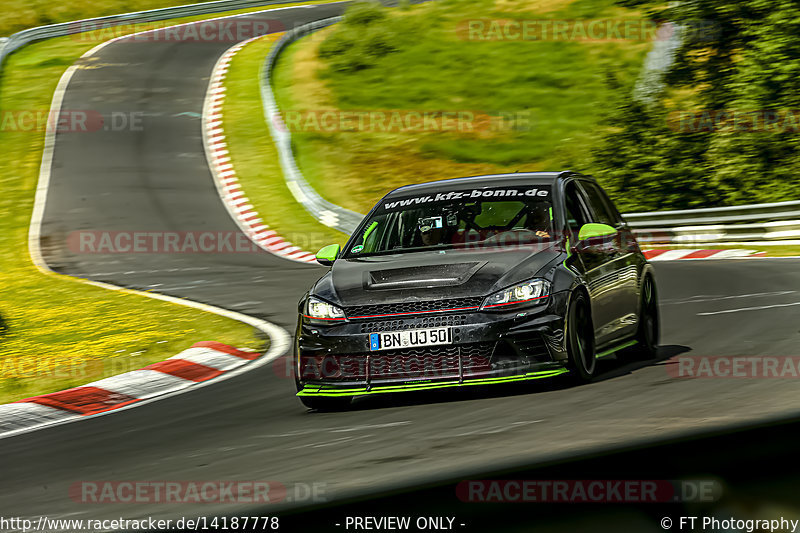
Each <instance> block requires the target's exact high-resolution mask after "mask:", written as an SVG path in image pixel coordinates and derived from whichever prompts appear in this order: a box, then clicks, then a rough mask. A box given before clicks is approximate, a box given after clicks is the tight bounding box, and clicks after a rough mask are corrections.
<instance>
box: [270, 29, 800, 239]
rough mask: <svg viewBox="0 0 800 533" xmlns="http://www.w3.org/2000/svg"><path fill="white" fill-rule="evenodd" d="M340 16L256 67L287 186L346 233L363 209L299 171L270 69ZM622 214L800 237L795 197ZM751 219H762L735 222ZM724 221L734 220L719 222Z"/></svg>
mask: <svg viewBox="0 0 800 533" xmlns="http://www.w3.org/2000/svg"><path fill="white" fill-rule="evenodd" d="M340 20H341V17H332V18H329V19H324V20H320V21H316V22H312V23H310V24H305V25H303V26H299V27H297V28H295V29H294V30H293V31H290V32H287V33H286V34H285V35H284V36H283V37H282V38H281V39H280V40H279V41H278V42H277V43H276V44H275V46H273V48H272V50H271V51H270V53H269V55H268V56H267V59H266V60H265V61H264V65H263V67H262V71H261V98H262V104H263V107H264V119H265V120H266V122H267V124H268V125H269V130H270V133H271V134H272V138H273V140H274V141H275V145H276V146H277V148H278V153H279V159H280V164H281V168H282V170H283V173H284V178H285V180H286V185H287V186H288V187H289V190H290V191H292V194H293V195H294V197H295V199H296V200H297V201H298V202H299V203H300V204H301V205H303V207H304V208H305V209H306V210H307V211H308V212H309V213H311V215H312V216H314V218H316V219H317V220H319V221H320V222H322V223H323V224H325V225H326V226H330V227H333V228H336V229H338V230H339V231H341V232H343V233H346V234H351V233H352V232H353V231H354V230H355V228H356V226H357V225H358V224H359V222H360V221H361V219H362V218H363V216H364V215H362V214H360V213H356V212H354V211H350V210H349V209H345V208H343V207H341V206H338V205H335V204H332V203H331V202H329V201H327V200H325V199H324V198H322V197H321V196H320V195H319V193H317V192H316V191H315V190H314V188H313V187H311V185H310V184H309V183H308V182H307V181H306V179H305V178H304V177H303V174H302V172H301V171H300V169H299V168H298V166H297V162H296V161H295V158H294V153H293V152H292V137H291V133H290V132H289V131H288V128H287V127H286V125H285V124H284V122H283V119H282V118H281V114H280V109H279V108H278V105H277V103H276V102H275V96H274V93H273V91H272V86H271V75H272V71H273V70H274V68H275V64H276V62H277V59H278V56H280V54H281V53H282V52H283V50H284V49H285V48H286V47H287V46H288V45H289V44H291V43H293V42H294V41H296V40H297V39H299V38H301V37H303V36H305V35H308V34H310V33H312V32H314V31H317V30H320V29H322V28H325V27H327V26H330V25H331V24H334V23H336V22H339V21H340ZM623 216H624V217H625V220H626V221H627V222H628V225H629V226H630V227H631V228H632V229H633V231H634V233H635V234H636V235H637V238H638V239H639V240H640V241H641V242H642V243H643V244H658V243H664V244H692V243H697V242H704V243H724V242H728V241H732V240H735V241H770V240H783V239H798V238H800V201H792V202H777V203H770V204H756V205H743V206H737V207H714V208H707V209H686V210H679V211H655V212H648V213H626V214H624V215H623ZM787 219H793V220H787ZM755 221H760V222H762V223H758V224H735V223H737V222H739V223H742V222H755ZM775 221H783V222H775ZM729 222H730V223H734V224H729V225H725V224H724V223H729ZM709 223H711V224H709ZM721 223H722V224H721Z"/></svg>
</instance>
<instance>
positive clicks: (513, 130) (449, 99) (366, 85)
mask: <svg viewBox="0 0 800 533" xmlns="http://www.w3.org/2000/svg"><path fill="white" fill-rule="evenodd" d="M370 17H373V18H372V20H373V22H370V23H365V22H364V21H363V19H364V17H363V16H362V17H361V20H355V18H356V17H352V18H351V22H350V23H349V24H348V23H343V24H341V25H337V26H334V27H332V28H330V29H328V30H326V31H325V32H323V33H320V34H315V35H312V36H311V37H307V38H305V39H302V40H300V41H298V42H297V43H294V44H293V45H292V46H291V47H289V49H288V50H287V53H286V54H284V55H283V57H282V58H281V60H280V61H279V63H278V65H277V71H276V75H275V86H276V98H277V100H278V104H279V106H280V108H281V109H282V110H283V111H284V113H295V114H298V115H300V116H303V117H307V116H309V115H313V114H314V113H317V112H324V111H327V110H335V111H343V112H362V111H363V112H371V111H386V110H400V111H402V112H414V111H418V112H435V111H456V112H461V111H463V112H471V113H474V116H475V117H483V118H485V117H486V116H488V117H495V118H497V117H503V116H505V117H520V118H519V119H514V120H513V121H506V122H502V121H500V122H497V121H494V122H492V121H490V122H489V126H488V127H484V126H485V122H481V121H480V120H476V121H474V122H471V124H472V125H473V128H472V129H467V130H464V131H454V130H446V129H445V128H441V129H438V130H437V129H436V128H429V129H426V128H422V129H421V130H414V131H402V128H395V129H392V128H391V127H388V128H382V127H381V126H380V125H379V124H378V125H376V124H371V126H372V129H370V126H367V127H361V126H359V127H355V128H349V129H347V128H345V129H340V130H335V131H326V130H325V128H322V127H320V128H316V127H315V125H314V124H310V125H308V124H307V123H306V122H305V121H302V122H301V123H300V124H299V125H298V127H297V129H295V132H294V133H293V142H294V146H295V149H296V156H297V160H298V164H299V165H300V168H301V170H302V171H303V172H304V174H305V176H306V178H307V179H308V180H309V182H311V183H312V185H314V186H315V187H316V188H317V189H318V191H319V192H320V194H321V195H322V196H323V197H325V198H327V199H329V200H331V201H332V202H334V203H337V204H339V205H343V206H345V207H348V208H351V209H353V210H355V211H360V212H366V210H367V209H369V208H370V207H371V206H372V205H373V204H374V202H375V201H376V199H377V198H378V197H380V196H381V195H382V194H384V193H386V192H387V191H389V190H391V189H393V188H395V187H397V186H400V185H404V184H408V183H418V182H423V181H430V180H437V179H443V178H451V177H457V176H464V175H473V174H481V173H489V172H514V171H517V170H558V169H565V168H576V169H587V168H588V165H589V161H590V160H591V150H592V147H593V146H595V145H596V144H597V143H598V142H599V140H600V138H601V134H602V131H603V128H602V127H601V126H600V123H601V119H602V114H603V112H604V110H605V109H606V108H608V107H609V106H611V105H612V103H613V102H614V101H615V100H614V99H615V98H616V94H617V91H616V90H615V88H616V87H619V86H623V87H631V88H632V86H633V83H634V81H635V79H636V77H637V76H638V73H639V71H640V69H641V66H642V62H643V59H644V55H645V54H646V52H647V50H648V49H649V47H650V46H651V44H650V42H649V41H646V40H635V39H630V40H624V39H623V40H610V41H599V40H596V41H593V40H540V41H520V40H513V39H512V40H504V39H497V40H492V39H489V40H470V39H468V38H464V35H463V33H459V28H463V27H464V25H465V24H468V22H469V21H471V20H497V19H517V20H531V19H533V20H538V19H556V20H567V19H572V20H574V19H587V20H588V19H610V20H637V19H644V18H646V16H645V14H644V12H642V11H638V10H634V9H626V8H621V7H619V6H617V5H615V3H614V1H613V0H572V1H569V0H544V1H541V2H536V3H533V4H532V3H530V2H528V1H523V0H503V1H498V0H469V1H467V0H443V1H441V2H431V3H427V4H422V5H415V6H413V7H409V8H405V9H395V10H384V12H383V13H382V14H381V15H378V16H372V15H370ZM376 43H377V44H376ZM378 45H380V46H378ZM376 49H379V50H384V52H382V53H380V54H372V55H370V52H369V51H370V50H376ZM318 114H319V113H318ZM307 126H308V127H307ZM589 170H590V169H589Z"/></svg>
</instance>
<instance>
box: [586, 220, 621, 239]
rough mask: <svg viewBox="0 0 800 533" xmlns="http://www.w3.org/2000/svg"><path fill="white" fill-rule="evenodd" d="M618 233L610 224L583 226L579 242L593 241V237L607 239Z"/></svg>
mask: <svg viewBox="0 0 800 533" xmlns="http://www.w3.org/2000/svg"><path fill="white" fill-rule="evenodd" d="M616 232H617V230H616V229H615V228H613V227H611V226H609V225H608V224H597V223H594V222H592V223H589V224H584V225H583V226H581V229H580V231H578V240H579V241H585V240H586V239H591V238H593V237H607V236H609V235H614V234H615V233H616Z"/></svg>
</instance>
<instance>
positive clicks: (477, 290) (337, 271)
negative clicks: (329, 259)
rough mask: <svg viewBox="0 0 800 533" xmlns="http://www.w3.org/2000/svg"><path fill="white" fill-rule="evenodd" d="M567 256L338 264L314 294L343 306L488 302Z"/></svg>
mask: <svg viewBox="0 0 800 533" xmlns="http://www.w3.org/2000/svg"><path fill="white" fill-rule="evenodd" d="M561 254H562V252H561V250H560V248H558V247H556V245H555V243H553V244H550V245H546V246H544V247H541V246H540V247H538V248H532V247H517V248H513V249H507V248H505V249H502V250H498V249H496V248H495V249H484V250H479V251H474V250H461V249H454V250H433V251H425V252H414V253H404V254H396V255H382V256H374V257H364V258H358V259H338V260H337V261H336V262H335V263H334V265H333V268H332V269H331V271H330V272H328V274H326V275H325V276H323V278H322V279H320V280H319V281H318V282H317V284H316V286H315V287H314V289H313V291H312V292H313V293H314V294H315V295H317V296H319V297H321V298H324V299H328V300H330V301H332V302H334V303H337V304H339V305H343V306H352V305H368V304H377V303H381V304H390V303H398V302H404V301H408V300H436V299H444V298H462V297H469V296H487V295H489V294H491V293H492V292H494V291H496V290H499V289H502V288H504V287H508V286H509V285H513V284H514V283H517V282H521V281H524V280H527V279H530V278H533V277H537V276H541V275H544V273H545V272H546V271H547V269H548V267H549V266H550V264H551V263H554V262H555V261H557V260H558V259H559V258H560V256H561Z"/></svg>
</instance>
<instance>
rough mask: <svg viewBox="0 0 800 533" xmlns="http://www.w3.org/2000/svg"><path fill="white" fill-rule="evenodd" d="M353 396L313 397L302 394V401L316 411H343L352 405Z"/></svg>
mask: <svg viewBox="0 0 800 533" xmlns="http://www.w3.org/2000/svg"><path fill="white" fill-rule="evenodd" d="M351 400H352V397H350V396H342V397H337V398H322V397H321V398H311V397H308V396H300V401H301V402H303V405H305V406H306V407H308V408H309V409H314V410H316V411H342V410H344V409H347V408H348V407H349V406H350V401H351Z"/></svg>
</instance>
